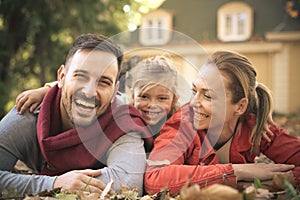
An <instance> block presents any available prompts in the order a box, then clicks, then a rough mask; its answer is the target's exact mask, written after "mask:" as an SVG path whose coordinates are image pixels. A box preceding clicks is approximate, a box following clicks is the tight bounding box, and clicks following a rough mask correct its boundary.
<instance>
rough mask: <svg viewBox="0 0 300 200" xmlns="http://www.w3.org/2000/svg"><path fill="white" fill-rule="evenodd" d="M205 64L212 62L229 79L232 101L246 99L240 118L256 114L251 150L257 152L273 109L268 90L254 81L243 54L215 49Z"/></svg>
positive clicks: (252, 71) (249, 64)
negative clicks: (245, 106) (244, 108)
mask: <svg viewBox="0 0 300 200" xmlns="http://www.w3.org/2000/svg"><path fill="white" fill-rule="evenodd" d="M207 64H214V65H215V66H216V67H217V68H218V70H220V73H221V74H223V75H224V76H226V77H228V78H229V80H230V83H229V86H228V89H229V90H230V91H231V93H232V99H231V102H232V103H237V102H238V101H239V100H240V99H242V98H244V97H245V98H247V99H248V107H247V110H246V112H245V113H244V115H243V116H241V120H246V117H247V115H248V114H250V113H254V114H255V115H256V123H255V126H254V128H253V130H252V134H251V141H252V143H253V146H252V149H251V151H252V152H257V151H258V147H259V144H260V140H261V137H262V133H263V131H264V126H265V124H266V123H267V122H268V117H269V116H271V114H272V111H273V100H272V96H271V92H270V90H269V89H268V88H267V87H266V86H265V85H263V84H262V83H258V82H257V81H256V71H255V68H254V67H253V64H252V63H251V62H250V61H249V60H248V59H247V58H246V57H245V56H243V55H240V54H238V53H236V52H230V51H217V52H215V53H213V54H212V55H211V57H210V58H209V60H208V61H207Z"/></svg>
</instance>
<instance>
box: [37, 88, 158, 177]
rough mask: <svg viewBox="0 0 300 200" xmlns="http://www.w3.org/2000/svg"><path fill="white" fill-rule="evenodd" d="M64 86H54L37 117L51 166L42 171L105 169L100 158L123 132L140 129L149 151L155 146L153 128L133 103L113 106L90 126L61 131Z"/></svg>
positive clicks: (49, 172) (39, 131) (60, 172)
mask: <svg viewBox="0 0 300 200" xmlns="http://www.w3.org/2000/svg"><path fill="white" fill-rule="evenodd" d="M60 99H61V89H59V88H58V87H57V86H55V87H52V88H51V89H50V90H49V92H48V93H47V94H46V96H45V98H44V100H43V104H42V106H41V109H40V112H39V115H38V120H37V136H38V142H39V145H40V149H41V152H42V155H43V156H44V158H45V161H46V163H47V165H46V166H45V167H44V169H43V170H42V172H41V174H46V175H59V174H62V173H64V172H67V171H70V170H74V169H86V168H96V167H97V168H101V167H104V166H105V164H103V163H101V162H100V161H99V160H100V159H101V158H102V159H103V157H104V156H105V153H106V151H107V150H108V149H109V148H110V147H111V145H112V144H113V143H114V142H115V141H116V140H117V139H118V138H119V137H121V136H122V135H124V134H126V133H127V132H139V133H141V134H142V138H144V141H145V148H146V151H147V152H149V151H150V149H151V148H152V145H153V139H152V136H151V133H150V131H149V130H148V129H147V127H146V125H145V123H144V122H143V120H142V119H141V117H140V114H139V113H138V111H137V110H136V109H135V108H134V107H133V106H130V105H121V106H118V107H114V108H113V110H112V108H111V106H109V108H108V109H107V110H106V112H105V113H104V114H103V115H101V116H100V117H99V118H98V121H96V122H95V123H93V124H92V125H90V126H89V127H85V128H84V127H77V128H74V129H71V130H67V131H64V132H61V130H62V119H61V114H60Z"/></svg>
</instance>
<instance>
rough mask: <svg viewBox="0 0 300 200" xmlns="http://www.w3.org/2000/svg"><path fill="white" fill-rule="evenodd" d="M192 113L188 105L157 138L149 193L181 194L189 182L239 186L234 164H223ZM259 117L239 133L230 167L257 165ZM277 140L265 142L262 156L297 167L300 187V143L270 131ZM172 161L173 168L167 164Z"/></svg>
mask: <svg viewBox="0 0 300 200" xmlns="http://www.w3.org/2000/svg"><path fill="white" fill-rule="evenodd" d="M191 113H192V112H191V110H190V107H189V105H185V106H184V107H182V109H180V110H178V111H177V112H176V113H174V114H173V116H172V117H171V118H170V119H169V120H168V121H167V122H166V124H165V126H164V127H163V129H162V130H161V133H160V135H159V136H158V137H157V138H156V140H155V143H154V148H153V150H152V152H151V153H150V156H149V161H161V162H156V163H151V162H148V166H147V172H146V173H145V180H144V185H145V190H146V192H148V193H155V192H159V191H161V189H163V188H168V189H169V190H170V192H171V193H178V192H179V190H180V188H182V186H183V185H184V184H186V182H187V181H188V180H189V183H190V184H194V183H198V184H199V185H200V186H202V187H203V186H206V185H210V184H213V183H218V182H219V183H220V182H225V184H231V183H236V177H235V175H234V170H233V168H232V165H231V164H220V163H219V162H218V159H217V155H216V151H215V150H214V149H213V147H212V146H211V144H210V142H209V141H208V139H207V138H206V137H205V136H206V132H205V131H198V132H197V131H196V130H195V129H194V128H193V124H192V121H191V119H192V118H191ZM254 124H255V116H254V115H251V116H249V117H248V120H247V123H244V124H242V126H241V128H240V129H239V130H238V131H237V132H236V134H235V135H234V137H233V139H232V143H231V146H230V158H229V159H230V163H234V164H238V163H253V162H254V159H255V157H256V156H257V155H251V153H250V149H251V146H252V144H251V141H250V135H251V130H252V128H253V126H254ZM270 129H271V131H272V132H273V133H274V136H273V137H271V140H272V141H271V142H270V143H268V142H267V141H266V140H265V139H262V140H261V143H260V152H262V153H263V154H265V155H266V156H267V157H269V158H270V159H271V160H273V161H274V162H275V163H288V164H295V165H296V166H298V167H296V168H295V169H294V170H293V172H294V176H295V177H296V183H297V184H299V183H300V140H299V139H298V138H296V137H293V136H291V135H289V134H287V132H285V131H284V130H283V129H280V128H279V127H276V126H272V127H270ZM167 161H169V164H167V163H166V162H167Z"/></svg>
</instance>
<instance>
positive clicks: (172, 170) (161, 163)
mask: <svg viewBox="0 0 300 200" xmlns="http://www.w3.org/2000/svg"><path fill="white" fill-rule="evenodd" d="M182 126H184V125H183V124H181V128H183V127H182ZM177 128H178V127H175V126H173V127H172V126H166V125H165V127H164V128H163V131H161V134H160V135H159V136H158V137H157V138H156V140H155V143H154V149H153V150H152V152H151V153H150V156H149V159H148V162H147V164H148V165H147V171H146V173H145V180H144V184H145V190H146V192H147V193H150V194H152V193H157V192H159V191H161V190H162V189H164V188H168V189H169V190H170V192H171V193H172V194H178V193H179V191H180V189H181V188H182V187H183V186H184V185H185V184H187V183H188V182H189V183H190V184H199V185H200V187H204V186H206V185H210V184H213V183H222V182H223V183H225V184H229V185H230V184H235V183H236V177H235V175H234V171H233V168H232V165H231V164H218V162H217V161H211V162H209V163H207V164H206V165H204V163H205V162H203V165H200V162H201V161H205V158H204V157H203V158H200V155H199V153H200V152H201V146H197V145H194V143H195V140H197V139H198V140H200V139H199V138H197V137H192V133H191V132H190V131H188V130H186V131H180V132H179V133H178V134H176V133H177V132H178V131H177ZM185 133H189V134H186V135H185ZM188 137H190V138H188ZM197 148H198V150H196V149H197ZM210 155H211V156H212V160H213V159H214V158H213V156H214V154H210ZM205 156H206V155H205ZM211 156H210V157H211ZM207 159H210V158H207Z"/></svg>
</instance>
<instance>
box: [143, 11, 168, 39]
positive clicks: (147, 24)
mask: <svg viewBox="0 0 300 200" xmlns="http://www.w3.org/2000/svg"><path fill="white" fill-rule="evenodd" d="M171 27H172V16H171V14H170V13H169V12H166V11H164V10H156V11H154V12H151V13H150V14H148V15H146V16H144V18H143V21H142V25H141V28H140V42H141V44H143V45H164V44H166V43H167V42H168V41H169V40H170V38H171Z"/></svg>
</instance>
